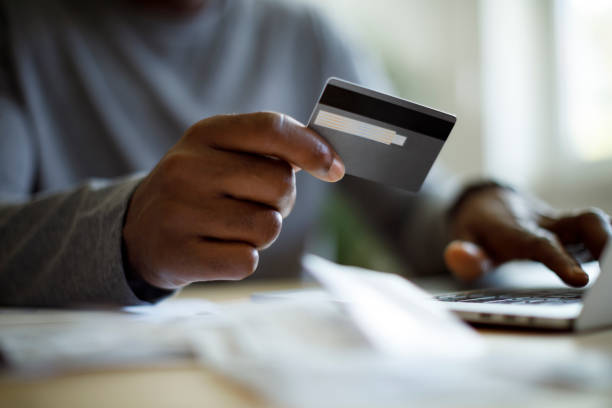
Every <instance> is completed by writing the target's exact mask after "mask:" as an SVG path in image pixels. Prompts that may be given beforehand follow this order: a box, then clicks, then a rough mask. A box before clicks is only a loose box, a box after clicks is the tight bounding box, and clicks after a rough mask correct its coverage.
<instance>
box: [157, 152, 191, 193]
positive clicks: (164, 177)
mask: <svg viewBox="0 0 612 408" xmlns="http://www.w3.org/2000/svg"><path fill="white" fill-rule="evenodd" d="M184 171H185V160H184V157H183V155H181V154H179V153H168V154H167V155H166V156H164V158H163V159H162V160H161V161H160V162H159V163H158V165H157V169H156V174H157V177H158V179H159V181H160V183H161V184H162V186H163V187H173V186H174V185H175V184H176V182H177V181H178V180H179V179H180V178H181V176H182V174H183V173H184Z"/></svg>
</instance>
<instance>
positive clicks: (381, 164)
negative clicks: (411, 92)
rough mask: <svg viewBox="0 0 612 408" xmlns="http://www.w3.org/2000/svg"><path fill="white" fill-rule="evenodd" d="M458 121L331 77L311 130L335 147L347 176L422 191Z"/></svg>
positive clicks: (313, 113)
mask: <svg viewBox="0 0 612 408" xmlns="http://www.w3.org/2000/svg"><path fill="white" fill-rule="evenodd" d="M455 121H456V118H455V117H454V116H453V115H449V114H448V113H444V112H440V111H437V110H435V109H431V108H428V107H426V106H422V105H419V104H416V103H413V102H410V101H407V100H405V99H400V98H396V97H394V96H391V95H387V94H383V93H380V92H376V91H373V90H371V89H368V88H364V87H362V86H359V85H356V84H353V83H350V82H347V81H344V80H341V79H338V78H330V79H329V80H328V81H327V83H326V84H325V87H324V89H323V91H322V92H321V96H320V97H319V101H318V103H317V105H316V106H315V108H314V110H313V112H312V115H311V117H310V120H309V122H308V126H309V127H310V128H312V129H314V130H315V131H316V132H317V133H319V134H320V135H321V136H323V137H324V138H325V139H327V141H329V142H330V143H331V145H332V146H333V147H334V149H335V150H336V152H338V154H339V155H340V157H341V158H342V160H343V161H344V165H345V167H346V173H347V174H350V175H353V176H357V177H361V178H364V179H367V180H371V181H375V182H378V183H383V184H385V185H388V186H391V187H398V188H401V189H404V190H408V191H412V192H416V191H418V190H419V189H420V188H421V185H422V184H423V181H425V178H426V177H427V174H428V173H429V170H430V169H431V166H432V165H433V163H434V162H435V160H436V158H437V157H438V154H439V153H440V150H441V149H442V146H443V145H444V142H445V141H446V139H447V138H448V136H449V134H450V132H451V130H452V128H453V126H454V125H455Z"/></svg>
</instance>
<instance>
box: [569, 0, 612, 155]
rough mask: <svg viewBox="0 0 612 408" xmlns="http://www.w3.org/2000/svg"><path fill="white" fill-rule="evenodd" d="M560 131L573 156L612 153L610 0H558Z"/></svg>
mask: <svg viewBox="0 0 612 408" xmlns="http://www.w3.org/2000/svg"><path fill="white" fill-rule="evenodd" d="M557 7H558V9H557V16H558V21H557V22H558V25H557V27H558V39H559V42H558V54H559V85H560V91H561V93H560V95H561V99H560V113H561V115H560V119H561V121H560V125H561V133H562V134H564V135H565V139H566V140H567V141H568V142H569V143H567V144H566V147H567V148H568V150H569V153H570V156H573V157H574V158H577V159H578V160H580V161H584V162H596V161H602V160H606V159H612V1H610V0H588V1H585V0H562V1H559V2H557Z"/></svg>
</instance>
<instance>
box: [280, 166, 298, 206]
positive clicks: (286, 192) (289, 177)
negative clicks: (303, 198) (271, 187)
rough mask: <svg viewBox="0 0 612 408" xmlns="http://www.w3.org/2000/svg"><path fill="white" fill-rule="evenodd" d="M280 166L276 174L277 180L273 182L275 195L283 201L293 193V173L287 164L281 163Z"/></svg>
mask: <svg viewBox="0 0 612 408" xmlns="http://www.w3.org/2000/svg"><path fill="white" fill-rule="evenodd" d="M280 166H282V167H281V168H280V169H279V171H278V172H277V173H276V174H277V179H276V182H275V187H276V195H277V196H278V197H279V198H280V199H281V200H284V199H286V198H287V197H290V196H292V195H293V194H294V192H295V189H296V187H295V173H294V172H293V170H292V169H291V166H290V165H289V163H285V162H281V163H280Z"/></svg>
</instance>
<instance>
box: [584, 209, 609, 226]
mask: <svg viewBox="0 0 612 408" xmlns="http://www.w3.org/2000/svg"><path fill="white" fill-rule="evenodd" d="M578 217H579V219H580V222H581V223H583V224H586V225H598V224H602V223H605V217H604V215H603V211H601V210H599V209H597V208H590V209H588V210H586V211H584V212H583V213H581V214H580V215H579V216H578Z"/></svg>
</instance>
